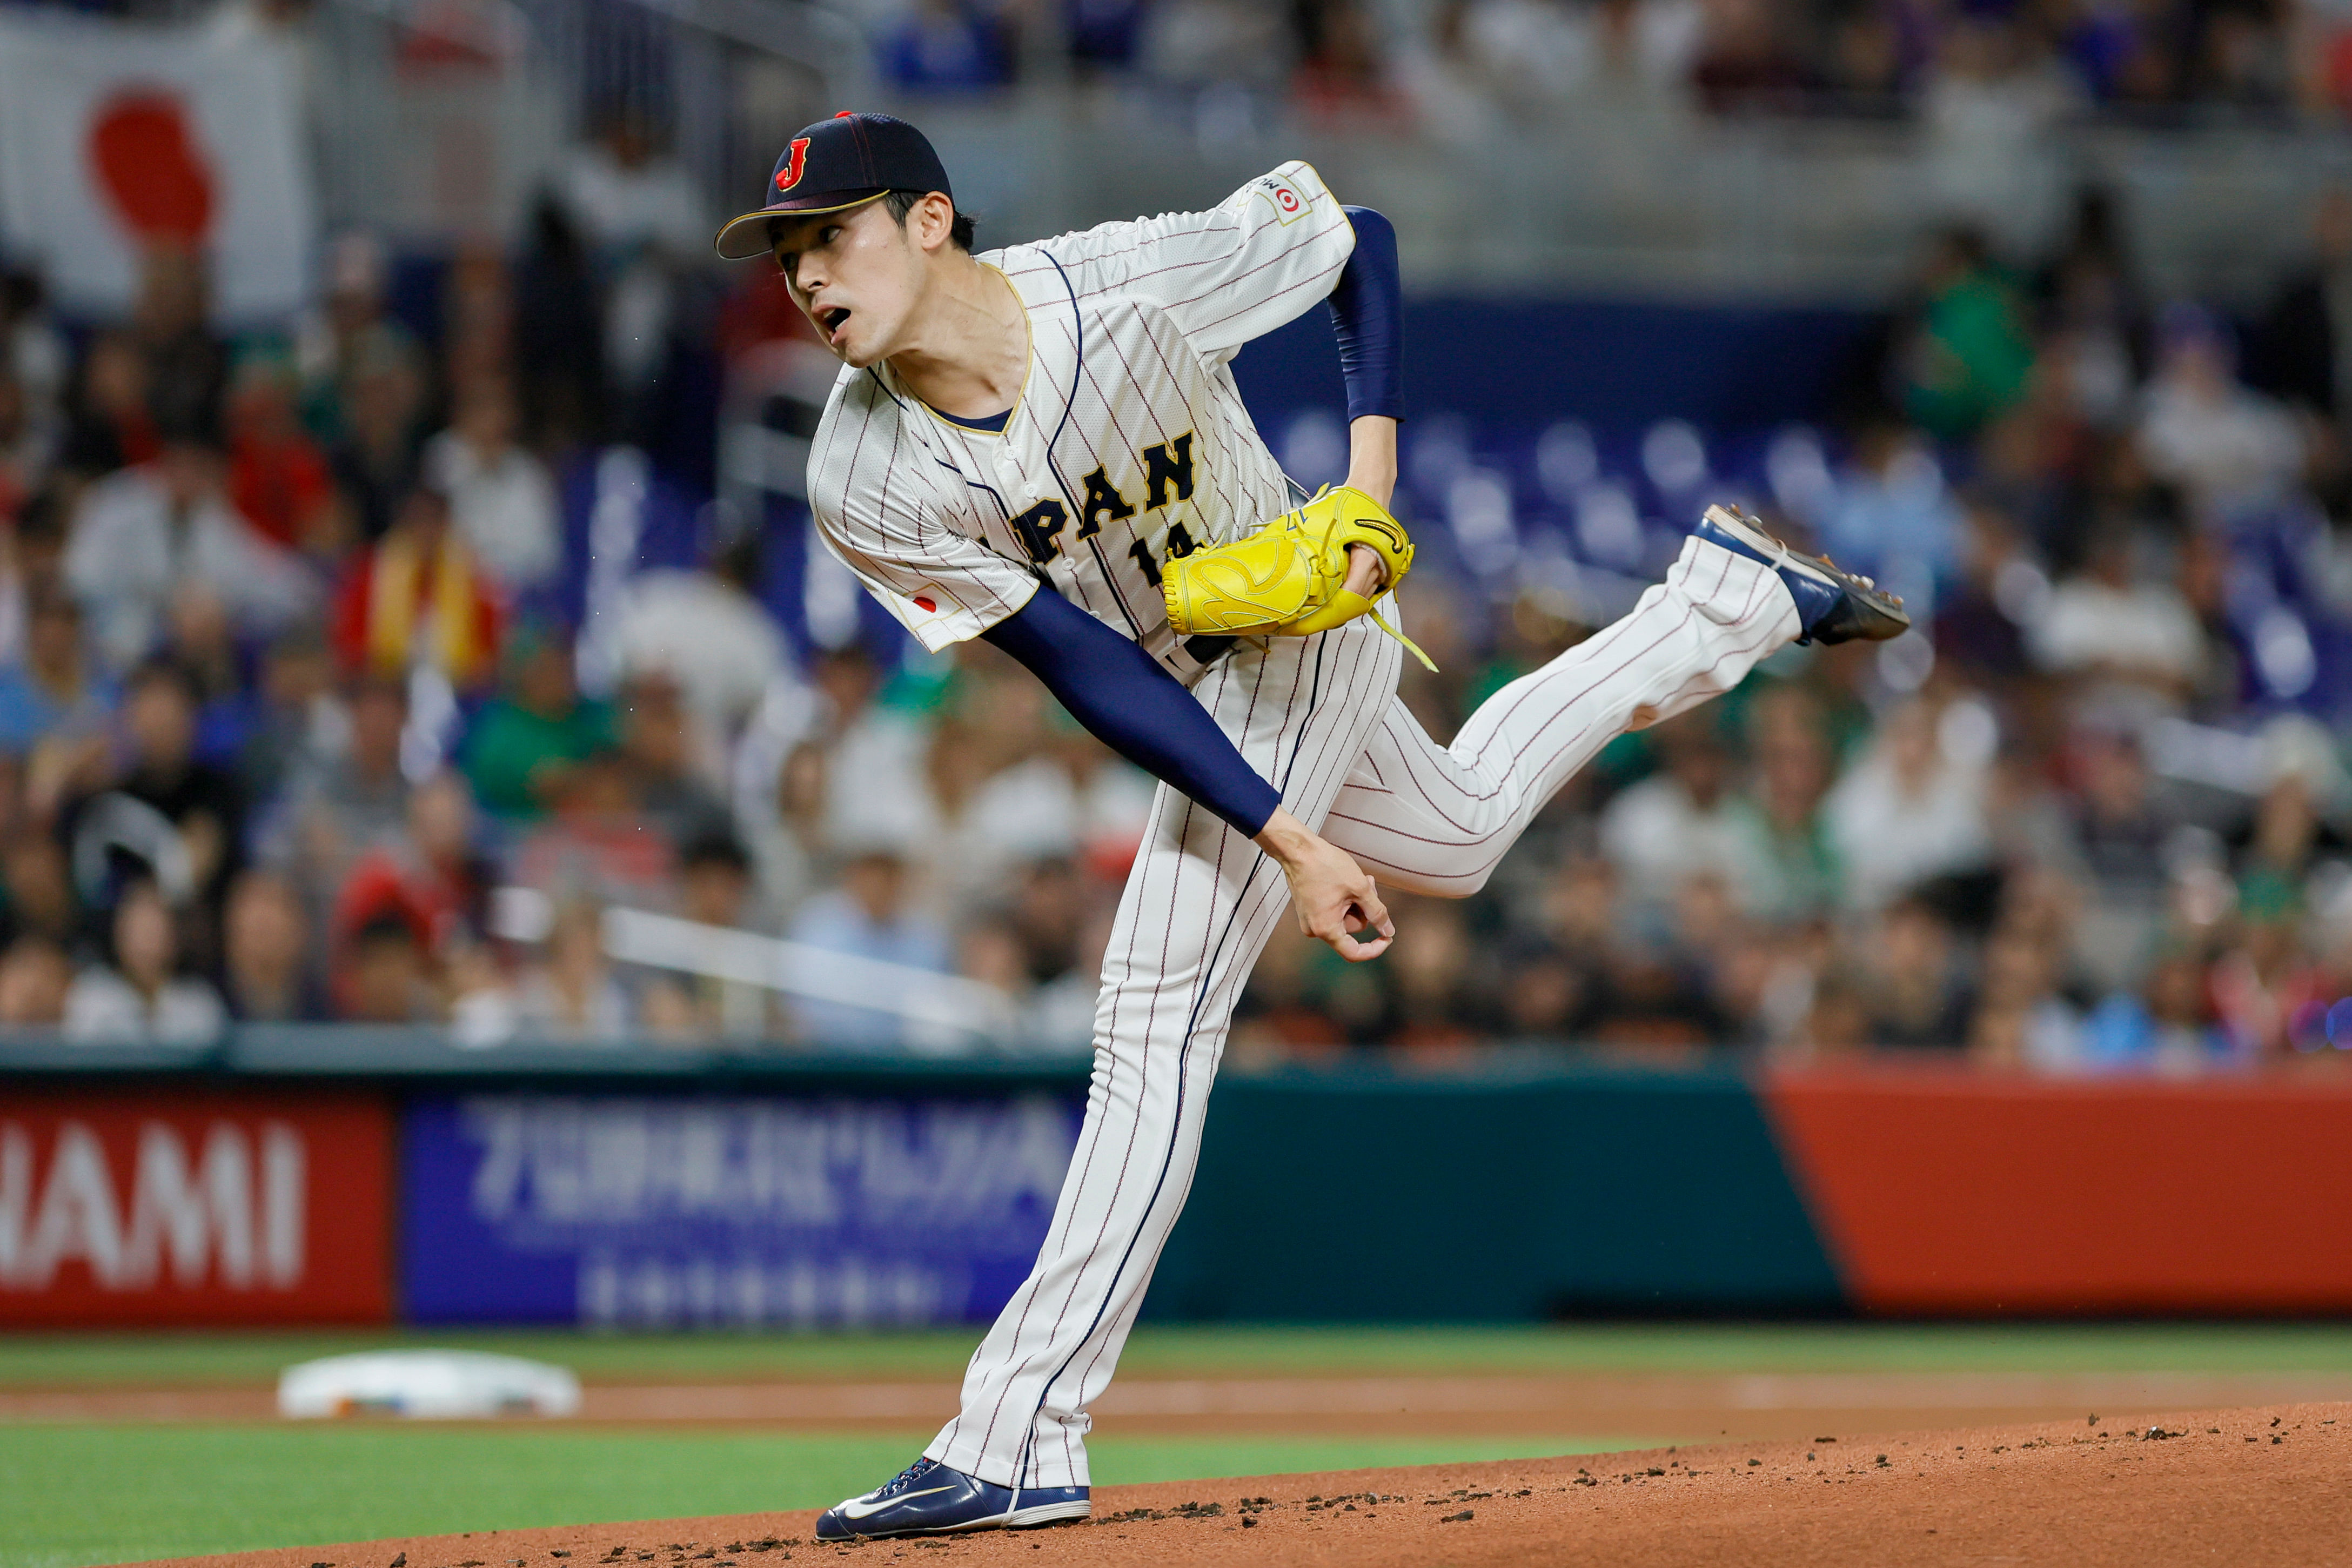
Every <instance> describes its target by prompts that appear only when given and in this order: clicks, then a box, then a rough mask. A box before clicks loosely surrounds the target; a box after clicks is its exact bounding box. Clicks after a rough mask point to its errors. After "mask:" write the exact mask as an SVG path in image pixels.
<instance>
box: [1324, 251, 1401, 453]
mask: <svg viewBox="0 0 2352 1568" xmlns="http://www.w3.org/2000/svg"><path fill="white" fill-rule="evenodd" d="M1339 210H1340V211H1341V212H1344V213H1346V214H1347V215H1348V222H1349V224H1350V225H1351V226H1353V227H1354V228H1355V231H1356V248H1355V251H1354V252H1353V254H1351V255H1350V256H1349V258H1348V265H1347V266H1346V267H1344V268H1341V269H1340V272H1339V283H1338V284H1337V285H1336V286H1335V287H1334V288H1333V289H1332V290H1331V301H1330V305H1331V326H1332V330H1333V331H1336V332H1337V333H1338V334H1339V375H1340V378H1341V379H1342V380H1343V381H1345V382H1346V383H1347V384H1348V417H1349V419H1361V418H1362V417H1363V416H1365V415H1367V414H1384V415H1386V416H1388V417H1390V418H1391V419H1402V418H1403V417H1404V342H1403V340H1404V284H1403V280H1402V274H1401V273H1399V272H1398V270H1397V242H1396V228H1395V226H1393V225H1391V223H1390V222H1389V220H1388V219H1386V218H1384V217H1382V216H1381V215H1380V214H1378V213H1376V212H1374V211H1373V210H1372V209H1371V208H1370V207H1342V208H1340V209H1339Z"/></svg>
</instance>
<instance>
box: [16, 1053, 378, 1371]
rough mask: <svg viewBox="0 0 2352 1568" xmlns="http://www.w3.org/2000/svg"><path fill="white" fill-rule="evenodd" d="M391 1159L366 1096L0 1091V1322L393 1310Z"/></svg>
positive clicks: (76, 1323)
mask: <svg viewBox="0 0 2352 1568" xmlns="http://www.w3.org/2000/svg"><path fill="white" fill-rule="evenodd" d="M392 1163H393V1162H392V1116H391V1112H390V1110H389V1109H388V1108H387V1107H386V1105H385V1104H384V1103H383V1101H382V1100H379V1099H376V1098H373V1097H369V1096H357V1095H350V1094H293V1093H286V1094H271V1093H247V1092H220V1093H215V1092H210V1091H206V1090H203V1089H184V1090H179V1091H171V1090H142V1091H140V1092H137V1093H131V1094H121V1093H104V1092H98V1091H83V1092H79V1093H69V1092H58V1093H47V1092H30V1091H26V1092H18V1091H13V1090H12V1091H0V1327H5V1328H30V1327H75V1328H84V1327H124V1328H129V1327H154V1326H165V1325H188V1326H194V1325H215V1326H228V1325H244V1324H264V1323H381V1322H385V1321H390V1319H391V1316H392V1282H391V1252H392V1240H391V1209H392V1204H391V1198H392Z"/></svg>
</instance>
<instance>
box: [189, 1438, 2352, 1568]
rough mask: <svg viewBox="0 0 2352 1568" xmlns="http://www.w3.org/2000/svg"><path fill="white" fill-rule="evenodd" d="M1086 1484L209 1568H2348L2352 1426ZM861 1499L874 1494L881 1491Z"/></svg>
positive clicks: (243, 1556) (1875, 1444)
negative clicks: (925, 1524)
mask: <svg viewBox="0 0 2352 1568" xmlns="http://www.w3.org/2000/svg"><path fill="white" fill-rule="evenodd" d="M2084 1414H2085V1415H2086V1417H2090V1418H2088V1419H2085V1420H2083V1421H2077V1422H2070V1423H2057V1424H2044V1425H2040V1426H1996V1427H1975V1428H1969V1429H1965V1430H1955V1431H1948V1432H1910V1433H1898V1434H1895V1435H1892V1436H1865V1435H1858V1434H1854V1433H1832V1432H1823V1433H1822V1434H1820V1435H1819V1436H1818V1437H1817V1438H1816V1440H1814V1441H1812V1442H1811V1443H1801V1444H1790V1443H1772V1444H1757V1443H1748V1444H1729V1445H1724V1444H1715V1445H1709V1446H1706V1447H1685V1448H1662V1449H1655V1450H1652V1451H1650V1452H1647V1453H1638V1454H1606V1455H1593V1454H1586V1455H1579V1456H1573V1457H1570V1458H1559V1459H1509V1460H1502V1461H1498V1462H1496V1463H1492V1464H1477V1465H1436V1466H1428V1467H1423V1468H1412V1469H1388V1470H1354V1471H1348V1472H1345V1473H1341V1474H1335V1475H1318V1476H1268V1477H1261V1478H1257V1479H1247V1480H1219V1481H1177V1482H1171V1483H1169V1484H1165V1485H1159V1486H1143V1487H1106V1488H1103V1489H1100V1490H1098V1491H1097V1492H1096V1493H1095V1517H1094V1518H1093V1519H1092V1520H1091V1521H1088V1522H1087V1523H1085V1524H1073V1525H1061V1526H1056V1527H1054V1528H1051V1529H1046V1530H1040V1531H1018V1532H1003V1531H993V1532H990V1533H986V1534H981V1535H967V1536H950V1537H946V1538H941V1539H937V1540H921V1541H890V1542H872V1543H869V1544H863V1545H853V1546H835V1545H829V1544H819V1543H818V1542H815V1541H814V1539H812V1538H811V1536H810V1534H809V1531H810V1529H811V1527H812V1526H813V1525H814V1522H815V1519H816V1516H815V1515H814V1513H808V1512H801V1513H772V1514H744V1515H740V1516H738V1517H735V1518H730V1519H688V1520H672V1521H663V1522H656V1523H650V1524H601V1525H579V1526H574V1527H570V1528H563V1529H555V1530H511V1531H478V1532H476V1533H474V1534H472V1535H444V1536H430V1537H421V1538H417V1539H413V1540H404V1541H379V1542H368V1543H366V1544H363V1545H353V1546H325V1547H302V1548H296V1549H289V1550H284V1551H272V1552H238V1553H234V1554H231V1555H228V1556H223V1557H207V1558H194V1559H188V1560H186V1561H187V1562H188V1563H203V1564H205V1565H206V1568H647V1565H651V1568H772V1565H774V1564H777V1563H783V1562H794V1563H811V1562H829V1561H832V1560H833V1559H835V1558H836V1557H840V1556H844V1555H847V1554H864V1560H865V1561H866V1562H868V1563H872V1562H877V1561H880V1560H885V1559H890V1560H897V1559H906V1560H908V1561H909V1562H910V1563H915V1562H919V1563H926V1564H947V1563H1024V1564H1028V1565H1029V1568H1049V1565H1054V1564H1062V1563H1073V1564H1075V1563H1087V1564H1094V1563H1109V1564H1148V1565H1150V1568H1167V1565H1169V1564H1172V1563H1183V1564H1186V1565H1188V1568H1189V1565H1191V1564H1193V1563H1335V1564H1337V1563H1346V1564H1349V1565H1351V1568H1352V1565H1354V1564H1395V1565H1397V1568H1421V1565H1423V1564H1436V1563H1447V1564H1465V1565H1466V1564H1473V1563H1496V1564H1502V1563H1514V1564H1516V1563H1576V1564H1579V1565H1580V1568H1618V1565H1621V1564H1622V1565H1626V1568H1651V1565H1653V1564H1654V1565H1656V1568H1689V1565H1692V1564H1706V1563H1719V1564H1723V1565H1724V1568H1782V1565H1786V1568H1827V1565H1832V1564H1840V1563H1852V1564H1855V1565H1857V1568H1863V1565H1868V1568H1881V1565H1884V1564H1889V1563H1894V1564H1909V1563H1954V1564H1958V1563H1994V1562H2007V1563H2065V1564H2067V1565H2068V1568H2095V1565H2098V1564H2105V1563H2131V1564H2134V1565H2135V1568H2140V1565H2144V1564H2147V1563H2207V1562H2211V1563H2233V1564H2234V1563H2247V1564H2260V1563H2293V1564H2298V1565H2300V1564H2328V1563H2347V1564H2352V1484H2347V1477H2352V1405H2276V1406H2272V1407H2270V1408H2267V1409H2258V1410H2228V1411H2207V1412H2205V1413H2203V1414H2201V1415H2200V1414H2190V1415H2170V1416H2161V1417H2157V1418H2155V1419H2154V1420H2150V1419H2149V1418H2147V1417H2136V1418H2134V1420H2133V1421H2132V1422H2131V1424H2129V1425H2128V1426H2127V1425H2126V1424H2125V1423H2123V1422H2122V1421H2105V1420H2102V1419H2099V1418H2097V1417H2096V1416H2095V1415H2094V1414H2093V1413H2091V1412H2085V1413H2084ZM878 1479H880V1478H877V1480H878Z"/></svg>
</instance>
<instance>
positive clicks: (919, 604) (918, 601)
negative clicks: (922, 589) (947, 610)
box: [915, 594, 940, 616]
mask: <svg viewBox="0 0 2352 1568" xmlns="http://www.w3.org/2000/svg"><path fill="white" fill-rule="evenodd" d="M939 607H940V605H939V601H938V600H936V599H934V598H932V597H931V596H930V595H928V594H918V595H915V608H917V609H919V610H920V611H922V612H923V614H925V615H927V616H928V615H929V614H931V613H932V612H933V611H935V610H937V609H938V608H939Z"/></svg>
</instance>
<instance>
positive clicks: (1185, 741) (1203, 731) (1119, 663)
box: [981, 587, 1282, 838]
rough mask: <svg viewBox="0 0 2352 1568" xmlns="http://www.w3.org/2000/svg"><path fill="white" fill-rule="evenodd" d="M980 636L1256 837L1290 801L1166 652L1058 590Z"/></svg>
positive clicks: (1134, 756) (1119, 748)
mask: <svg viewBox="0 0 2352 1568" xmlns="http://www.w3.org/2000/svg"><path fill="white" fill-rule="evenodd" d="M981 635H982V637H985V638H987V639H988V640H989V641H990V642H992V643H994V644H995V645H996V646H997V647H1001V648H1003V650H1004V651H1005V652H1006V653H1009V654H1011V655H1012V656H1013V658H1017V659H1019V660H1020V661H1021V662H1022V663H1023V664H1024V665H1026V666H1028V667H1029V668H1030V670H1031V671H1032V672H1033V673H1034V674H1035V676H1036V677H1037V679H1040V680H1042V681H1044V682H1045V689H1047V690H1049V691H1051V692H1052V693H1053V694H1054V695H1055V697H1056V698H1058V699H1059V700H1061V704H1062V706H1063V707H1065V708H1066V709H1068V710H1070V716H1071V717H1072V718H1074V719H1076V721H1078V722H1079V723H1081V724H1083V725H1085V726H1086V727H1087V731H1088V732H1089V733H1090V734H1092V735H1093V736H1094V737H1095V738H1096V739H1097V740H1098V741H1100V742H1102V743H1103V744H1105V745H1107V746H1108V747H1109V748H1110V749H1111V750H1112V751H1114V752H1118V754H1119V755H1120V756H1122V757H1125V758H1126V759H1127V760H1128V761H1129V762H1130V763H1134V764H1135V765H1136V766H1137V767H1139V768H1141V769H1142V770H1143V771H1144V772H1145V773H1150V774H1151V775H1152V776H1153V777H1154V778H1157V779H1160V780H1161V781H1162V782H1163V783H1165V784H1168V785H1169V786H1170V787H1171V788H1173V789H1177V790H1181V791H1182V792H1183V793H1184V794H1185V795H1190V796H1191V797H1192V799H1194V800H1196V801H1198V802H1200V803H1201V804H1202V805H1205V806H1207V807H1208V808H1209V809H1210V810H1211V811H1213V812H1215V813H1216V814H1217V815H1218V816H1222V817H1223V818H1224V819H1225V820H1226V821H1227V822H1230V823H1232V824H1233V825H1234V826H1235V827H1238V828H1240V829H1241V830H1242V831H1243V832H1244V833H1246V834H1248V835H1249V836H1250V837H1253V838H1255V837H1257V835H1258V833H1259V832H1260V830H1262V829H1263V828H1264V827H1265V825H1266V820H1267V818H1269V817H1271V816H1273V815H1274V813H1275V808H1276V806H1279V805H1281V804H1282V794H1281V792H1280V791H1278V790H1276V788H1275V787H1274V786H1273V785H1272V784H1268V783H1266V782H1265V780H1264V779H1263V778H1260V777H1259V776H1258V774H1257V771H1256V770H1255V768H1252V767H1251V766H1250V765H1249V763H1248V761H1247V760H1246V759H1244V757H1243V756H1242V754H1241V752H1240V751H1239V750H1237V749H1236V748H1235V747H1234V742H1233V741H1232V740H1231V739H1230V738H1229V737H1227V735H1226V734H1225V732H1224V731H1223V730H1221V729H1219V728H1217V721H1215V720H1214V719H1212V718H1211V717H1209V710H1207V709H1205V708H1203V707H1202V706H1201V704H1200V703H1199V702H1197V701H1195V700H1193V697H1192V693H1191V692H1189V691H1187V690H1185V689H1184V688H1183V686H1182V684H1181V683H1180V682H1179V681H1178V680H1177V679H1176V678H1175V677H1174V676H1172V675H1171V674H1169V673H1168V672H1167V671H1166V670H1165V669H1162V668H1160V664H1159V661H1158V660H1156V659H1154V658H1152V657H1151V656H1150V654H1148V653H1145V652H1144V651H1143V650H1142V649H1141V648H1139V647H1137V646H1136V645H1135V644H1133V643H1131V642H1129V640H1128V639H1127V638H1125V637H1121V636H1119V634H1118V633H1117V632H1115V631H1113V630H1111V628H1110V627H1108V626H1105V625H1103V624H1102V623H1101V622H1100V621H1098V620H1097V619H1095V618H1094V617H1093V616H1090V615H1087V613H1086V612H1085V611H1084V610H1081V609H1079V608H1078V607H1077V606H1076V605H1073V604H1071V603H1070V602H1069V601H1068V600H1067V599H1065V598H1064V597H1062V595H1059V594H1057V593H1055V591H1054V590H1053V589H1052V588H1050V587H1041V588H1039V589H1038V590H1037V592H1036V593H1035V594H1034V595H1031V596H1030V599H1029V602H1028V603H1027V604H1025V605H1022V606H1021V608H1020V609H1018V610H1016V611H1014V612H1013V614H1012V615H1010V616H1006V617H1005V618H1004V619H1003V620H1001V621H999V622H997V623H996V625H994V626H991V627H990V628H989V629H988V630H987V631H985V632H983V633H982V634H981Z"/></svg>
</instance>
